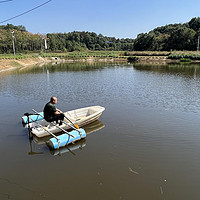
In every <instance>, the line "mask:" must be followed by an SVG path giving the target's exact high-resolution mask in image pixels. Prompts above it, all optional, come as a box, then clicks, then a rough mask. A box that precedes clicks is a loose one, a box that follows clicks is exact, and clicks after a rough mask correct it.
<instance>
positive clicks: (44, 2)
mask: <svg viewBox="0 0 200 200" xmlns="http://www.w3.org/2000/svg"><path fill="white" fill-rule="evenodd" d="M50 1H52V0H49V1H46V2H44V3H43V4H40V5H39V6H36V7H34V8H32V9H30V10H28V11H26V12H23V13H21V14H19V15H16V16H14V17H11V18H9V19H6V20H4V21H1V22H0V24H2V23H4V22H7V21H10V20H12V19H15V18H17V17H20V16H22V15H25V14H27V13H29V12H31V11H33V10H36V9H37V8H40V7H42V6H44V5H45V4H47V3H49V2H50Z"/></svg>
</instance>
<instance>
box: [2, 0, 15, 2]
mask: <svg viewBox="0 0 200 200" xmlns="http://www.w3.org/2000/svg"><path fill="white" fill-rule="evenodd" d="M8 1H13V0H5V1H0V3H6V2H8Z"/></svg>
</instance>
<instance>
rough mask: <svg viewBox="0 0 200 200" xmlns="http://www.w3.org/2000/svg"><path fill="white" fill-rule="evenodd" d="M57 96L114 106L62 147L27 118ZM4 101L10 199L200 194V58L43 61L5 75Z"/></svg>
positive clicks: (1, 112) (4, 175)
mask: <svg viewBox="0 0 200 200" xmlns="http://www.w3.org/2000/svg"><path fill="white" fill-rule="evenodd" d="M52 95H56V96H57V97H58V104H57V107H58V108H59V109H61V110H63V111H66V110H72V109H76V108H81V107H86V106H92V105H101V106H104V107H105V108H106V110H105V111H104V112H103V114H102V116H101V118H100V120H99V121H96V122H94V123H92V124H91V125H87V126H86V127H84V128H85V130H86V132H87V134H88V135H87V137H86V139H85V140H81V141H79V142H77V143H75V144H74V145H70V146H69V147H67V148H62V149H61V150H60V151H51V150H49V148H48V147H47V146H46V144H45V140H47V139H48V138H44V139H38V138H33V140H29V137H28V132H27V130H26V129H25V128H24V127H23V125H22V123H21V116H22V115H23V114H24V113H25V112H31V109H32V108H34V109H36V110H38V111H41V110H42V109H43V106H44V104H45V103H46V102H48V101H49V98H50V97H51V96H52ZM0 101H1V106H0V119H1V120H0V133H1V134H0V152H1V153H0V160H1V165H0V199H17V200H27V199H29V200H35V199H37V200H40V199H48V200H54V199H75V200H79V199H87V200H88V199H91V200H93V199H95V200H110V199H126V200H129V199H131V200H132V199H138V200H163V199H165V200H179V199H181V200H188V199H190V200H199V197H200V190H199V188H200V177H199V174H200V65H166V66H164V65H163V66H159V65H154V66H153V65H139V64H90V65H89V64H84V63H82V64H77V63H76V64H60V65H51V66H50V65H49V66H43V67H39V66H38V67H37V66H36V67H33V68H30V69H28V68H27V69H26V68H25V69H20V70H16V71H13V72H9V73H1V74H0Z"/></svg>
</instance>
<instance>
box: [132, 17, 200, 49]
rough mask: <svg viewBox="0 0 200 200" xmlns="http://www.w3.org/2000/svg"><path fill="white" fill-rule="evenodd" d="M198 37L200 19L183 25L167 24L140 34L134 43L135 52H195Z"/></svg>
mask: <svg viewBox="0 0 200 200" xmlns="http://www.w3.org/2000/svg"><path fill="white" fill-rule="evenodd" d="M199 36H200V17H197V18H196V17H195V18H192V19H191V20H190V21H189V22H187V23H184V24H169V25H166V26H162V27H158V28H155V29H154V30H152V31H150V32H149V33H141V34H139V35H138V36H137V38H136V39H135V41H134V50H135V51H144V50H145V51H170V50H189V51H190V50H193V51H194V50H196V49H197V41H198V37H199Z"/></svg>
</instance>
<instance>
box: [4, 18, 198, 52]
mask: <svg viewBox="0 0 200 200" xmlns="http://www.w3.org/2000/svg"><path fill="white" fill-rule="evenodd" d="M13 30H14V34H13V36H14V38H13V37H12V34H11V32H12V31H13ZM199 36H200V17H197V18H196V17H195V18H192V19H191V20H190V21H189V22H187V23H184V24H169V25H166V26H161V27H157V28H155V29H153V30H152V31H150V32H148V33H141V34H139V35H138V36H137V37H136V39H131V38H125V39H124V38H122V39H117V38H115V37H107V36H103V35H102V34H96V33H94V32H85V31H82V32H78V31H74V32H69V33H48V34H47V35H45V36H44V35H42V34H39V33H38V34H33V33H30V32H28V31H27V30H26V28H25V27H24V26H22V25H20V26H14V25H12V24H7V25H3V26H0V53H1V54H3V53H11V52H12V47H13V40H14V42H15V48H16V52H18V53H26V52H38V51H43V50H44V39H47V46H48V51H50V52H72V51H85V50H98V51H99V50H109V51H170V50H196V48H197V40H198V37H199Z"/></svg>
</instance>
